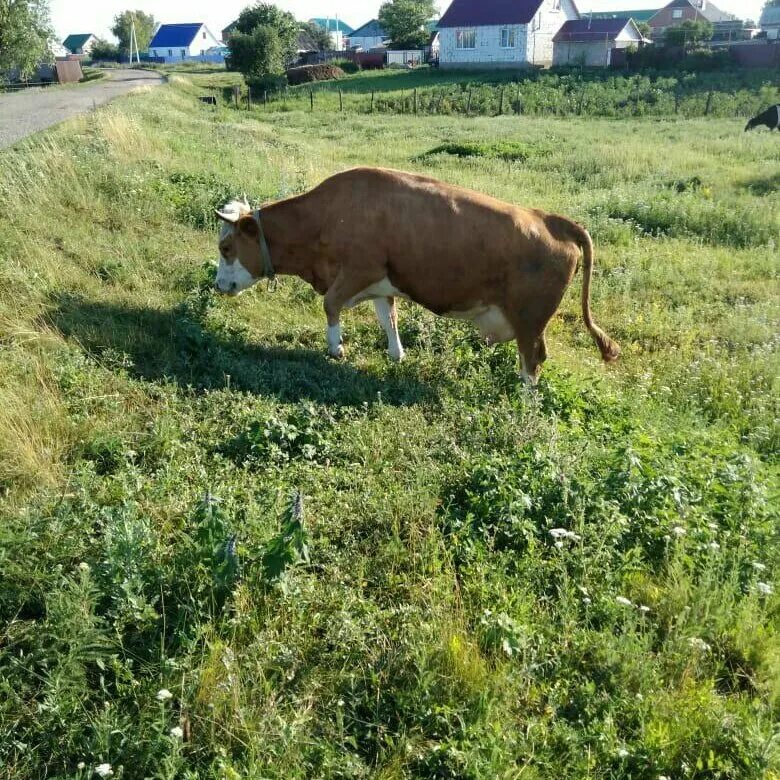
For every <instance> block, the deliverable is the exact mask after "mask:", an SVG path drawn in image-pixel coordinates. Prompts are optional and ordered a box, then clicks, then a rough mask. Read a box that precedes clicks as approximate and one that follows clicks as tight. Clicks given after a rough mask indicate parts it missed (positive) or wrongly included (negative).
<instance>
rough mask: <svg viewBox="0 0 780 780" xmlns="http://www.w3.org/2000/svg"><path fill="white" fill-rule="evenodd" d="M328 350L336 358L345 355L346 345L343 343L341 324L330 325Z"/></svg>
mask: <svg viewBox="0 0 780 780" xmlns="http://www.w3.org/2000/svg"><path fill="white" fill-rule="evenodd" d="M328 352H329V353H330V356H331V357H334V358H343V357H344V346H343V345H342V343H341V325H328Z"/></svg>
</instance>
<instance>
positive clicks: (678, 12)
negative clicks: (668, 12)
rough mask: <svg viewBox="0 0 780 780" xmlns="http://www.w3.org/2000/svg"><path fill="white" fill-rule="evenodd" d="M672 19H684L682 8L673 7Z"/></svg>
mask: <svg viewBox="0 0 780 780" xmlns="http://www.w3.org/2000/svg"><path fill="white" fill-rule="evenodd" d="M672 19H682V8H673V9H672Z"/></svg>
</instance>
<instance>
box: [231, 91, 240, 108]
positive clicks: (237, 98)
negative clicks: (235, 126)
mask: <svg viewBox="0 0 780 780" xmlns="http://www.w3.org/2000/svg"><path fill="white" fill-rule="evenodd" d="M240 97H241V87H238V86H236V87H233V100H234V101H235V104H236V108H238V107H239V106H238V101H239V98H240Z"/></svg>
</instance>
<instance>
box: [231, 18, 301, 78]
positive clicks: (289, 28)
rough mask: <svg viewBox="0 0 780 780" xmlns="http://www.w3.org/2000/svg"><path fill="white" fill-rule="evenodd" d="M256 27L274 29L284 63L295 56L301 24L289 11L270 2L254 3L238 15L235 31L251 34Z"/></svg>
mask: <svg viewBox="0 0 780 780" xmlns="http://www.w3.org/2000/svg"><path fill="white" fill-rule="evenodd" d="M258 27H268V28H270V29H272V30H274V31H275V33H276V37H277V38H278V41H279V48H280V51H281V54H282V60H283V61H284V63H285V64H287V63H289V62H291V61H292V60H293V59H294V58H295V53H296V51H297V49H298V45H297V44H298V32H299V30H300V27H301V25H300V23H299V22H298V21H296V19H295V17H294V16H293V15H292V14H291V13H288V12H287V11H282V10H281V9H280V8H277V7H276V6H275V5H272V4H271V3H255V5H253V6H250V7H249V8H245V9H244V10H243V11H242V12H241V14H240V15H239V17H238V20H237V21H236V32H238V33H244V34H245V35H251V34H252V33H253V32H254V31H255V30H256V29H257V28H258ZM228 45H230V43H229V42H228Z"/></svg>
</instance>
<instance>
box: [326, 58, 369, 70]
mask: <svg viewBox="0 0 780 780" xmlns="http://www.w3.org/2000/svg"><path fill="white" fill-rule="evenodd" d="M330 64H331V65H335V66H336V67H337V68H341V69H342V70H343V71H344V73H360V71H361V70H363V68H361V67H360V63H359V62H357V61H356V60H346V59H345V60H332V61H331V63H330Z"/></svg>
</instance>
